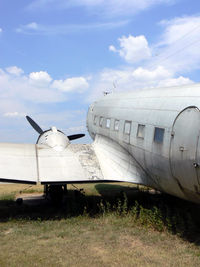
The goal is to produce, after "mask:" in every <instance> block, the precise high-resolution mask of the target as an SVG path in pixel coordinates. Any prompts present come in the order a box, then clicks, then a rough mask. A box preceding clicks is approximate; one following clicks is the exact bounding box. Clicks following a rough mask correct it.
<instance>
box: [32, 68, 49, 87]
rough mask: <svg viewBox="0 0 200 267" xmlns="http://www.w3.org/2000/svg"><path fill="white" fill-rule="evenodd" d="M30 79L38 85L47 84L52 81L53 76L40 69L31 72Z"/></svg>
mask: <svg viewBox="0 0 200 267" xmlns="http://www.w3.org/2000/svg"><path fill="white" fill-rule="evenodd" d="M29 81H30V83H31V84H34V85H36V86H45V85H48V84H49V83H50V82H51V81H52V78H51V76H50V75H49V74H48V73H47V72H46V71H38V72H31V73H30V74H29Z"/></svg>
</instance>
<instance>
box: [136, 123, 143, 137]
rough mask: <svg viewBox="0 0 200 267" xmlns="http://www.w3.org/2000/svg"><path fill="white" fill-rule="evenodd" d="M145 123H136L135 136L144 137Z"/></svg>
mask: <svg viewBox="0 0 200 267" xmlns="http://www.w3.org/2000/svg"><path fill="white" fill-rule="evenodd" d="M144 135H145V125H143V124H138V130H137V137H139V138H142V139H144Z"/></svg>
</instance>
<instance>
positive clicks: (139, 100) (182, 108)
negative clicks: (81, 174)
mask: <svg viewBox="0 0 200 267" xmlns="http://www.w3.org/2000/svg"><path fill="white" fill-rule="evenodd" d="M199 111H200V84H195V85H188V86H182V87H173V88H163V89H150V90H141V91H135V92H131V93H121V94H108V95H106V96H104V97H103V98H102V99H101V100H99V101H96V102H94V103H93V104H92V105H91V106H90V108H89V111H88V117H87V127H88V131H89V133H90V135H91V137H92V138H93V139H94V140H95V142H96V143H97V147H98V143H101V144H102V143H103V144H104V147H106V146H107V147H108V146H109V142H110V143H111V144H112V151H110V155H111V157H112V155H113V157H115V158H116V159H117V154H118V153H119V154H120V155H124V156H122V157H121V159H120V161H118V165H120V164H122V165H123V164H125V162H126V161H128V163H127V162H126V166H127V167H126V173H127V176H128V175H129V174H130V172H131V168H134V166H135V165H137V175H138V178H137V179H135V178H134V175H132V176H131V175H129V178H128V179H126V175H125V173H124V177H123V179H117V180H122V181H129V182H133V183H140V184H145V185H147V186H151V187H154V188H156V189H158V190H161V191H164V192H167V193H169V194H172V195H175V196H178V197H181V198H184V199H187V200H190V201H194V202H198V203H199V202H200V168H199V165H198V164H199V163H200V140H199V135H200V112H199ZM129 127H130V129H129ZM96 140H97V141H96ZM95 142H94V144H95ZM126 153H127V155H125V154H126ZM101 157H103V153H102V155H101ZM130 157H131V160H130ZM105 160H106V157H105ZM102 162H103V159H102ZM116 166H117V165H116ZM124 166H125V165H124ZM113 170H114V167H113ZM129 170H130V171H129ZM110 175H112V174H110ZM122 175H123V173H122ZM122 175H121V176H122Z"/></svg>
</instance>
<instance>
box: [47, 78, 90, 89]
mask: <svg viewBox="0 0 200 267" xmlns="http://www.w3.org/2000/svg"><path fill="white" fill-rule="evenodd" d="M52 87H53V88H57V89H58V90H61V91H64V92H70V91H76V92H83V91H85V90H86V89H87V88H88V87H89V84H88V82H87V79H86V78H84V77H73V78H68V79H66V80H55V81H54V82H53V84H52Z"/></svg>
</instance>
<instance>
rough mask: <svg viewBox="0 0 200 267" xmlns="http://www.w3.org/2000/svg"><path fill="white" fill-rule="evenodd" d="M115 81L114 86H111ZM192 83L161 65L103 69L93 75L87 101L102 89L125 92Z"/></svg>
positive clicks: (96, 96) (91, 99) (101, 93)
mask: <svg viewBox="0 0 200 267" xmlns="http://www.w3.org/2000/svg"><path fill="white" fill-rule="evenodd" d="M113 82H114V83H115V85H116V86H115V87H114V86H113ZM190 83H193V81H192V80H190V79H189V78H188V77H183V76H178V75H176V73H174V72H171V71H169V70H168V69H166V68H164V67H163V66H158V67H156V68H154V69H148V68H142V67H138V68H134V67H129V68H125V67H124V68H121V69H105V70H103V71H102V72H101V73H99V74H98V75H96V77H95V81H93V83H92V90H91V94H90V96H89V97H88V98H87V100H88V102H91V101H94V100H95V99H96V98H98V97H101V96H102V95H103V92H104V91H109V92H112V91H114V92H123V91H124V92H126V91H133V90H136V89H142V88H153V87H168V86H178V85H184V84H190Z"/></svg>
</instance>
